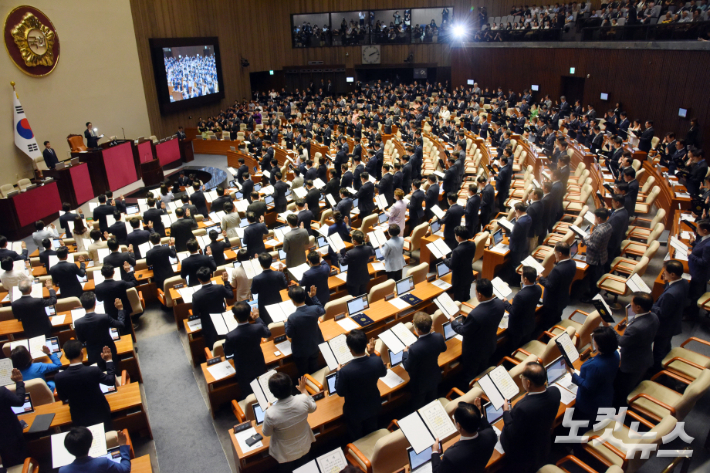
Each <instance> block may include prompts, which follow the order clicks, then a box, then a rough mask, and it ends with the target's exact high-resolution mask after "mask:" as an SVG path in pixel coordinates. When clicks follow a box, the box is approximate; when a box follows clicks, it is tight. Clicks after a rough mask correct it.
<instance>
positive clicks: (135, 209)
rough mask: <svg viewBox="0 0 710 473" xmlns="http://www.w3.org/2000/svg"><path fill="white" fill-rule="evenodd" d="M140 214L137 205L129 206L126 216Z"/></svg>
mask: <svg viewBox="0 0 710 473" xmlns="http://www.w3.org/2000/svg"><path fill="white" fill-rule="evenodd" d="M138 212H140V209H139V208H138V206H137V205H129V206H127V207H126V215H135V214H137V213H138Z"/></svg>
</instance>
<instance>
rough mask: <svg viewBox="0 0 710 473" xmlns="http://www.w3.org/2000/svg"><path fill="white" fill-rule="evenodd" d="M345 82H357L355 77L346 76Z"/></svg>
mask: <svg viewBox="0 0 710 473" xmlns="http://www.w3.org/2000/svg"><path fill="white" fill-rule="evenodd" d="M345 82H355V78H354V77H346V78H345Z"/></svg>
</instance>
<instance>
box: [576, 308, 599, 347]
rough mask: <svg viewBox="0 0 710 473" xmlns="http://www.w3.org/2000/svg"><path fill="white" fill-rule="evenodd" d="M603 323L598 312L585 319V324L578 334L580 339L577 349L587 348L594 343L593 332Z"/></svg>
mask: <svg viewBox="0 0 710 473" xmlns="http://www.w3.org/2000/svg"><path fill="white" fill-rule="evenodd" d="M601 322H602V317H601V315H599V312H597V311H596V310H595V311H594V312H592V313H590V314H589V315H588V316H587V318H586V319H584V323H583V324H582V326H581V327H580V328H579V331H578V332H577V336H578V337H579V344H578V345H577V348H579V349H581V348H582V347H586V346H587V345H589V344H590V343H592V332H593V331H594V329H595V328H597V327H599V324H600V323H601Z"/></svg>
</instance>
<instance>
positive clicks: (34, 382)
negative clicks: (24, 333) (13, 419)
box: [3, 344, 54, 406]
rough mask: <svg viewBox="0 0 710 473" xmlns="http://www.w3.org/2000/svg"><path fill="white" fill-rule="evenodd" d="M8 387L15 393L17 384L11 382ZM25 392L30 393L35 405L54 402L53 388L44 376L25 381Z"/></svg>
mask: <svg viewBox="0 0 710 473" xmlns="http://www.w3.org/2000/svg"><path fill="white" fill-rule="evenodd" d="M8 345H9V344H8ZM3 348H4V347H3ZM7 389H8V390H9V391H11V392H13V393H14V392H15V385H14V384H10V385H8V386H7ZM25 392H26V393H29V394H30V396H31V397H32V404H34V405H35V406H43V405H44V404H52V403H54V394H52V390H51V389H49V386H47V383H46V382H45V381H44V379H42V378H35V379H31V380H29V381H25Z"/></svg>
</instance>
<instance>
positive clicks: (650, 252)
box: [643, 240, 661, 261]
mask: <svg viewBox="0 0 710 473" xmlns="http://www.w3.org/2000/svg"><path fill="white" fill-rule="evenodd" d="M660 247H661V242H660V241H658V240H655V241H652V242H651V244H650V245H648V249H646V252H645V253H644V254H643V256H645V257H646V258H648V259H649V261H650V260H652V259H653V257H654V255H655V254H656V252H657V251H658V249H659V248H660Z"/></svg>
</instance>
